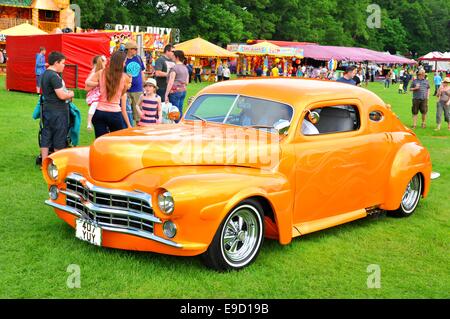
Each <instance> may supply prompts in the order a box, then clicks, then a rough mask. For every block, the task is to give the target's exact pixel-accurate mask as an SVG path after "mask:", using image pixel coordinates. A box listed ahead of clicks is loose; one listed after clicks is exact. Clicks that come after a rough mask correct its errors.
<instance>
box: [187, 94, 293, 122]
mask: <svg viewBox="0 0 450 319" xmlns="http://www.w3.org/2000/svg"><path fill="white" fill-rule="evenodd" d="M292 113H293V111H292V108H291V107H290V106H289V105H286V104H282V103H279V102H274V101H268V100H264V99H258V98H254V97H248V96H242V95H220V94H205V95H201V96H199V97H198V98H197V99H196V100H195V101H194V102H193V103H192V105H191V107H190V108H189V110H188V111H187V113H186V115H185V117H184V118H185V119H186V120H204V121H207V122H216V123H223V124H231V125H238V126H248V127H256V128H267V129H273V128H274V126H276V125H277V124H278V123H280V122H283V121H287V122H289V123H290V122H291V120H292Z"/></svg>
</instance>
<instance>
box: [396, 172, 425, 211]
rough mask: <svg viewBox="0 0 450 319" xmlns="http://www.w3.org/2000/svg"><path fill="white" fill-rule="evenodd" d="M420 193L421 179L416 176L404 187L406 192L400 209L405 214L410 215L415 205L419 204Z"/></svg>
mask: <svg viewBox="0 0 450 319" xmlns="http://www.w3.org/2000/svg"><path fill="white" fill-rule="evenodd" d="M421 192H422V179H421V178H420V176H419V174H416V175H415V176H414V177H413V178H412V179H411V181H410V182H409V184H408V186H407V187H406V191H405V193H404V194H403V198H402V203H401V209H402V210H403V212H404V213H405V214H410V213H412V212H413V211H414V209H415V208H416V206H417V204H418V203H419V199H420V195H421Z"/></svg>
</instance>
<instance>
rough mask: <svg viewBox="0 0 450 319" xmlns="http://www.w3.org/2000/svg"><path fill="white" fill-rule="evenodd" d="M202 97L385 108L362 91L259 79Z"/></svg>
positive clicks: (217, 87)
mask: <svg viewBox="0 0 450 319" xmlns="http://www.w3.org/2000/svg"><path fill="white" fill-rule="evenodd" d="M206 93H214V94H221V93H222V94H241V95H247V96H252V97H258V98H262V99H268V100H273V101H278V102H281V103H287V104H289V105H292V106H293V107H294V108H297V107H302V106H305V105H307V104H310V103H314V102H319V101H325V100H335V99H359V100H361V101H362V102H363V104H369V105H374V104H377V105H380V106H385V103H384V102H383V101H382V100H381V99H380V98H379V97H378V96H377V95H376V94H374V93H372V92H371V91H369V90H366V89H364V88H361V87H357V86H354V85H350V84H345V83H339V82H335V81H323V80H314V79H297V78H280V79H276V78H270V79H264V78H261V79H244V80H231V81H223V82H219V83H216V84H214V85H210V86H208V87H206V88H205V89H203V90H202V91H201V92H200V94H206Z"/></svg>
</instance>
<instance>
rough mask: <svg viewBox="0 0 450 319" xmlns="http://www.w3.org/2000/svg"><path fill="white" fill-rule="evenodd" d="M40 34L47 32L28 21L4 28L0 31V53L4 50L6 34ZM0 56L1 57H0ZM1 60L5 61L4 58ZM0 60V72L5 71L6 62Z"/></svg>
mask: <svg viewBox="0 0 450 319" xmlns="http://www.w3.org/2000/svg"><path fill="white" fill-rule="evenodd" d="M40 34H47V32H45V31H42V30H41V29H39V28H36V27H35V26H32V25H31V24H28V23H22V24H19V25H17V26H15V27H12V28H9V29H5V30H2V31H0V50H1V54H2V55H3V52H4V50H5V46H6V38H7V37H8V36H18V35H40ZM6 53H7V52H6ZM0 58H2V57H0ZM0 60H3V61H1V62H5V61H4V59H0ZM1 62H0V74H4V73H6V63H1Z"/></svg>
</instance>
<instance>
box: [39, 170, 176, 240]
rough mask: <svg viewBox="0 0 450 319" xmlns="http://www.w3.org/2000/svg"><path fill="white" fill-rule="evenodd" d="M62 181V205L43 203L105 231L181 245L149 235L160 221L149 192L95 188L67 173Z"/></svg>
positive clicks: (51, 202) (79, 177)
mask: <svg viewBox="0 0 450 319" xmlns="http://www.w3.org/2000/svg"><path fill="white" fill-rule="evenodd" d="M65 182H66V186H67V187H66V190H59V192H60V193H61V194H64V195H65V196H66V205H61V204H58V203H55V202H53V201H52V200H46V201H45V204H47V205H49V206H51V207H53V208H56V209H59V210H62V211H65V212H67V213H69V214H71V215H73V216H75V217H77V218H83V219H86V220H89V221H91V222H93V223H95V224H97V225H98V226H99V227H100V228H102V229H104V230H107V231H112V232H117V233H123V234H128V235H132V236H137V237H141V238H145V239H149V240H154V241H156V242H159V243H162V244H165V245H168V246H171V247H176V248H182V245H181V244H178V243H176V242H173V241H171V240H167V239H164V238H161V237H159V236H155V235H154V234H153V225H154V224H155V223H156V224H161V223H162V221H161V220H160V219H159V218H158V217H156V216H154V215H153V209H152V207H151V196H150V195H148V194H145V193H143V192H126V191H120V190H116V189H108V188H102V187H97V186H94V185H92V184H91V183H89V182H87V181H86V180H85V179H84V178H83V177H82V176H81V175H78V174H70V175H69V176H67V178H66V180H65ZM136 201H138V202H139V203H140V204H137V203H136ZM97 202H99V203H100V204H99V203H97ZM108 203H109V204H108Z"/></svg>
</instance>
